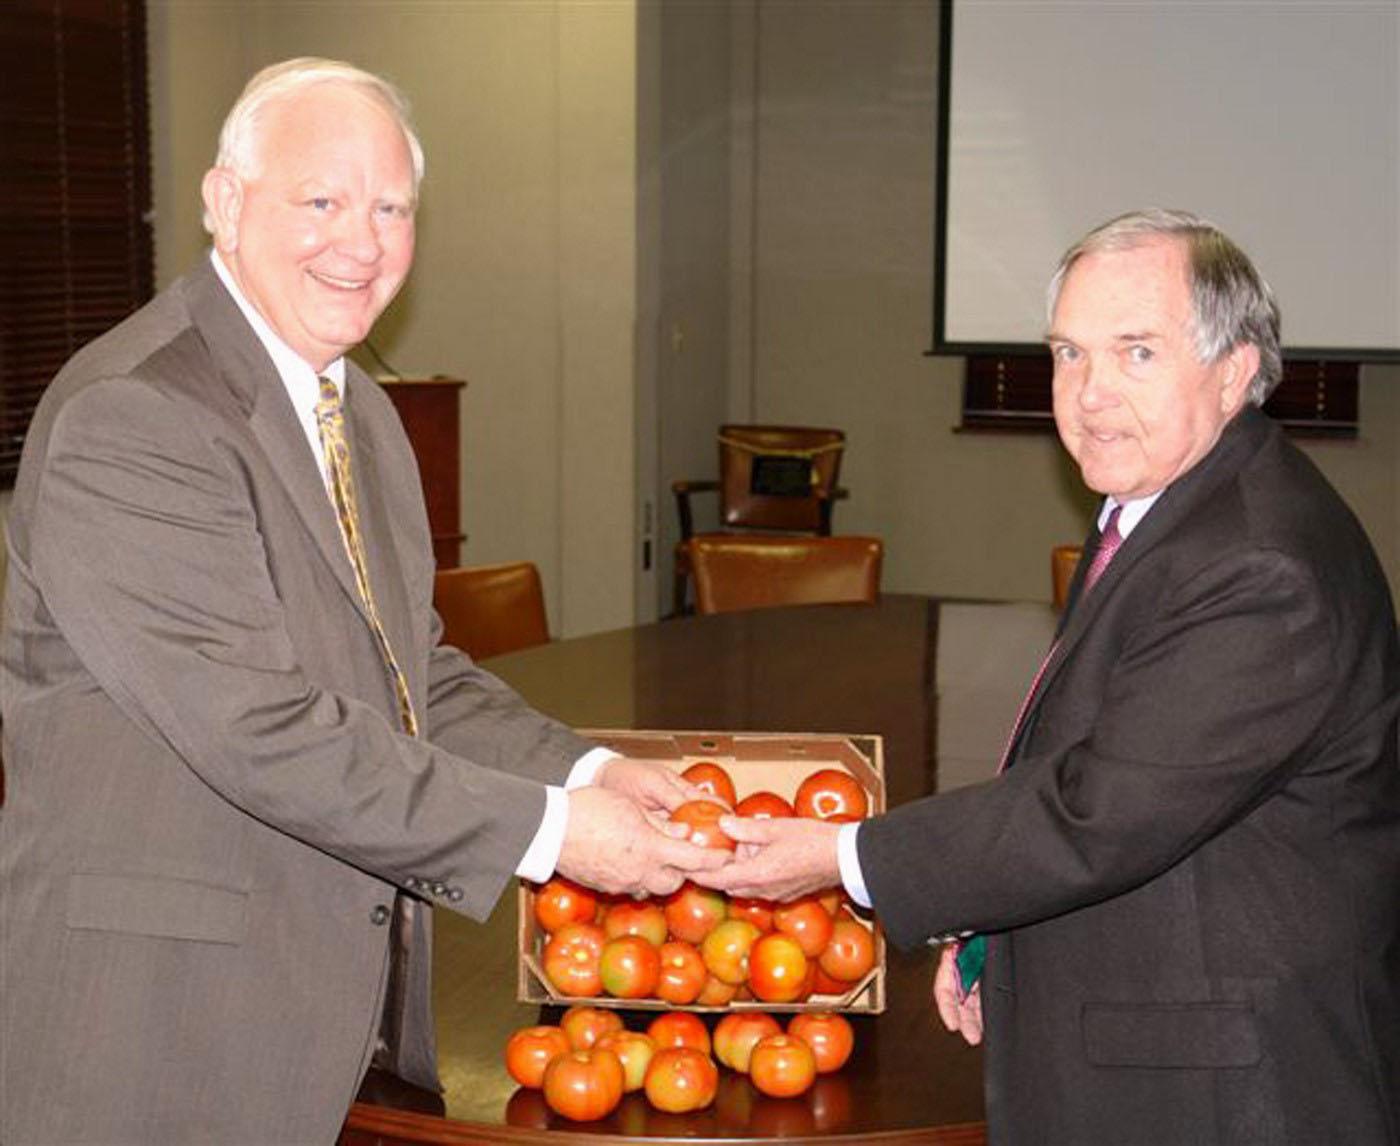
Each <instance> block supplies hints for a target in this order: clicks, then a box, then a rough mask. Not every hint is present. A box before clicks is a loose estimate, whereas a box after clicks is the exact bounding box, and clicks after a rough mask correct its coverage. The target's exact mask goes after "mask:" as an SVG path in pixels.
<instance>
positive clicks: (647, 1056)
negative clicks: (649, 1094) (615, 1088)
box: [597, 1031, 656, 1094]
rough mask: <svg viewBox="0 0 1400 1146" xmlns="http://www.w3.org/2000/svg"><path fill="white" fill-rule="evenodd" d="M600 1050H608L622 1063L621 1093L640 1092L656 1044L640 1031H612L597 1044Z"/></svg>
mask: <svg viewBox="0 0 1400 1146" xmlns="http://www.w3.org/2000/svg"><path fill="white" fill-rule="evenodd" d="M597 1046H598V1048H599V1049H600V1050H610V1051H612V1052H613V1054H615V1055H617V1058H618V1061H619V1062H620V1063H622V1093H623V1094H631V1093H632V1092H633V1091H634V1090H641V1089H642V1083H643V1082H645V1081H646V1076H647V1067H648V1066H649V1065H650V1063H651V1056H652V1055H654V1054H655V1053H656V1043H655V1041H654V1040H653V1039H652V1038H651V1036H650V1035H644V1034H642V1032H641V1031H613V1032H612V1034H608V1035H604V1036H603V1037H602V1038H600V1039H599V1040H598V1042H597Z"/></svg>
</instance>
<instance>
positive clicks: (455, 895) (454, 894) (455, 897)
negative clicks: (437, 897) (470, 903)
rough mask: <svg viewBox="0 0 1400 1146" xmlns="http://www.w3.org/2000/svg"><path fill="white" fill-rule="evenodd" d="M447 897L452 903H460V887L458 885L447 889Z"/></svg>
mask: <svg viewBox="0 0 1400 1146" xmlns="http://www.w3.org/2000/svg"><path fill="white" fill-rule="evenodd" d="M447 898H448V900H449V901H450V902H452V903H461V902H462V889H461V888H460V887H454V888H451V889H449V891H448V893H447Z"/></svg>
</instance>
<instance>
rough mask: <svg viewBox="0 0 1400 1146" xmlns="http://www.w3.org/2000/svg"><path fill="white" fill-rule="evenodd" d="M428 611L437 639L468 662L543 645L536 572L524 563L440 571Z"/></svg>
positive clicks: (545, 629)
mask: <svg viewBox="0 0 1400 1146" xmlns="http://www.w3.org/2000/svg"><path fill="white" fill-rule="evenodd" d="M433 606H434V608H436V609H437V611H438V615H439V616H440V617H441V618H442V624H443V640H444V641H445V642H446V643H447V644H449V645H455V646H456V647H457V648H459V649H461V650H462V651H463V652H465V653H466V654H467V655H468V656H470V657H471V658H472V659H473V660H481V659H483V658H484V657H493V656H496V655H497V654H499V653H509V652H513V651H514V650H516V649H526V648H529V647H530V646H531V645H542V644H545V643H547V642H548V641H549V618H548V616H547V615H546V613H545V608H544V587H543V585H541V583H540V572H539V570H538V569H536V568H535V566H534V565H533V564H531V563H530V562H529V561H512V562H509V563H507V564H504V565H470V566H464V567H462V568H458V569H441V570H439V571H438V573H437V576H436V577H435V579H434V582H433Z"/></svg>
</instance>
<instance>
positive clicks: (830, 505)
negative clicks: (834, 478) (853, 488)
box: [817, 485, 851, 537]
mask: <svg viewBox="0 0 1400 1146" xmlns="http://www.w3.org/2000/svg"><path fill="white" fill-rule="evenodd" d="M850 496H851V493H850V490H848V489H845V488H843V487H842V486H839V485H838V486H836V487H835V488H834V489H833V490H832V491H831V492H830V493H829V494H827V495H826V496H825V497H824V498H822V499H821V503H820V505H821V515H822V518H821V524H820V525H819V526H818V527H817V533H818V534H819V535H820V536H822V537H830V536H831V511H832V510H833V509H835V508H836V503H837V502H838V501H845V500H846V499H847V498H848V497H850Z"/></svg>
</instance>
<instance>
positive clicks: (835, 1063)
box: [787, 1011, 856, 1074]
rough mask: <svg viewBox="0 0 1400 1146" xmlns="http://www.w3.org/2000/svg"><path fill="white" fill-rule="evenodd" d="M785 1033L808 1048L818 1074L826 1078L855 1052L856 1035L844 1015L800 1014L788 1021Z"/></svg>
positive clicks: (827, 1012)
mask: <svg viewBox="0 0 1400 1146" xmlns="http://www.w3.org/2000/svg"><path fill="white" fill-rule="evenodd" d="M787 1033H788V1034H790V1035H795V1036H796V1037H797V1038H799V1039H801V1040H802V1041H803V1042H804V1043H806V1044H807V1045H808V1046H809V1047H811V1048H812V1055H813V1057H814V1058H815V1059H816V1061H817V1073H818V1074H830V1073H831V1072H832V1071H836V1070H840V1069H841V1068H842V1067H843V1066H845V1065H846V1060H847V1059H849V1058H850V1057H851V1052H852V1051H853V1050H854V1049H855V1045H856V1034H855V1031H854V1030H853V1029H852V1028H851V1024H850V1022H849V1021H847V1019H846V1017H845V1016H844V1015H838V1014H837V1013H836V1012H835V1011H803V1012H801V1013H800V1014H796V1015H793V1016H792V1018H791V1019H790V1020H789V1021H788V1027H787Z"/></svg>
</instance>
